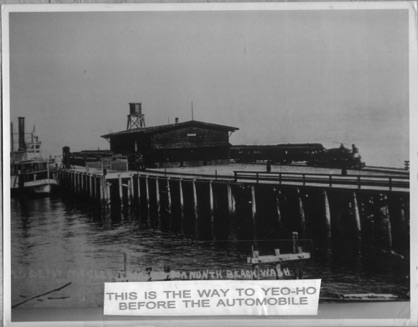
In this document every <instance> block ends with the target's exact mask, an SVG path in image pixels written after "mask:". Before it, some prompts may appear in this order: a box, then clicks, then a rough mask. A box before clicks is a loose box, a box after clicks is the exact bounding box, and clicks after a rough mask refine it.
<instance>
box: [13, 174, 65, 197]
mask: <svg viewBox="0 0 418 327" xmlns="http://www.w3.org/2000/svg"><path fill="white" fill-rule="evenodd" d="M12 177H13V176H12ZM15 177H16V178H17V176H15ZM12 185H13V183H12ZM57 186H58V184H57V181H56V180H55V179H41V180H36V181H31V182H25V183H24V184H23V185H21V186H19V187H12V188H11V194H12V195H22V194H28V195H49V194H51V193H53V191H54V190H55V189H56V187H57Z"/></svg>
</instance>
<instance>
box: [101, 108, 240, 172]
mask: <svg viewBox="0 0 418 327" xmlns="http://www.w3.org/2000/svg"><path fill="white" fill-rule="evenodd" d="M129 106H130V110H129V115H128V121H127V128H126V130H124V131H120V132H116V133H110V134H106V135H103V136H102V137H103V138H105V139H107V140H108V141H109V143H110V150H111V151H112V152H113V153H117V154H121V155H126V156H128V159H129V161H130V162H132V161H133V160H134V159H133V158H136V160H138V158H141V159H140V160H142V161H143V163H144V164H145V165H146V166H147V167H175V166H196V165H216V164H227V163H228V162H229V150H230V146H231V144H230V143H229V137H230V135H231V134H232V133H233V132H234V131H236V130H238V128H236V127H231V126H225V125H219V124H212V123H206V122H201V121H197V120H189V121H185V122H179V121H178V118H176V119H175V123H174V124H167V125H160V126H151V127H146V126H145V118H144V115H143V114H142V108H141V104H140V103H130V104H129Z"/></svg>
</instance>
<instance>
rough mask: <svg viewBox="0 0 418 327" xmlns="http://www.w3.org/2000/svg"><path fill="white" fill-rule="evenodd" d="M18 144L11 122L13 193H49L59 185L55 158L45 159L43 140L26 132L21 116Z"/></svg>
mask: <svg viewBox="0 0 418 327" xmlns="http://www.w3.org/2000/svg"><path fill="white" fill-rule="evenodd" d="M18 119H19V132H18V144H17V146H16V144H14V134H13V123H12V124H11V152H10V177H11V178H10V189H11V194H12V195H19V194H35V195H36V194H37V195H48V194H50V193H51V192H52V191H53V189H54V188H55V187H56V186H57V185H58V184H57V179H56V172H57V169H56V168H57V165H56V163H55V160H54V159H49V158H48V159H43V158H42V156H41V142H40V141H39V140H38V137H37V136H35V130H33V132H32V133H27V134H26V133H25V119H24V117H19V118H18ZM15 149H16V150H15Z"/></svg>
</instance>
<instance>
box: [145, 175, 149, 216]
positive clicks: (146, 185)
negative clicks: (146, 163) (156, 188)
mask: <svg viewBox="0 0 418 327" xmlns="http://www.w3.org/2000/svg"><path fill="white" fill-rule="evenodd" d="M149 202H150V201H149V179H148V175H146V176H145V204H146V205H147V209H148V211H149Z"/></svg>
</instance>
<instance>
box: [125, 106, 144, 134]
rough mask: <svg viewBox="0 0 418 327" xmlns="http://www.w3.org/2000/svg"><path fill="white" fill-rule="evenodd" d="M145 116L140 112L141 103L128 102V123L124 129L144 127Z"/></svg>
mask: <svg viewBox="0 0 418 327" xmlns="http://www.w3.org/2000/svg"><path fill="white" fill-rule="evenodd" d="M144 117H145V116H144V115H143V114H142V108H141V103H130V104H129V115H128V124H127V127H126V129H127V130H129V129H134V128H144V127H145V118H144Z"/></svg>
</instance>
